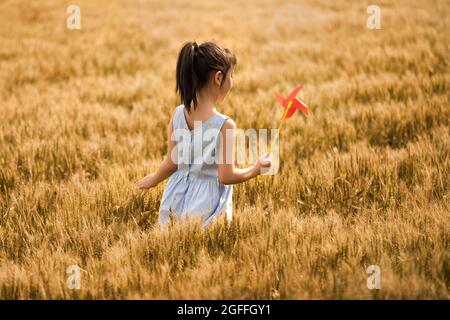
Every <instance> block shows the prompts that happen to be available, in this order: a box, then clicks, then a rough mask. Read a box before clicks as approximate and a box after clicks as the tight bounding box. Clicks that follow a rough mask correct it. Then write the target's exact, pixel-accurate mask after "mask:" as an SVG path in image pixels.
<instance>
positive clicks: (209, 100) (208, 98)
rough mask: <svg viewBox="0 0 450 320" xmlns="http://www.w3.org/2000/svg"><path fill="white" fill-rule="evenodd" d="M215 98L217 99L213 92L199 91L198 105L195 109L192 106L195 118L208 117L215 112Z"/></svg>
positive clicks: (192, 113)
mask: <svg viewBox="0 0 450 320" xmlns="http://www.w3.org/2000/svg"><path fill="white" fill-rule="evenodd" d="M215 100H216V99H215V98H214V97H213V96H212V95H211V94H208V93H207V92H199V93H198V94H197V106H196V108H195V109H193V108H191V115H193V116H194V118H200V119H202V118H204V119H208V118H209V117H210V116H212V115H213V114H214V104H215V102H216V101H215ZM200 119H199V120H200Z"/></svg>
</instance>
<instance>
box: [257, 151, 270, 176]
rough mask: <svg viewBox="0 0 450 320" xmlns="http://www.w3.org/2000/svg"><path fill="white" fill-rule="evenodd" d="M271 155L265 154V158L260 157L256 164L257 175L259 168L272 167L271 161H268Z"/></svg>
mask: <svg viewBox="0 0 450 320" xmlns="http://www.w3.org/2000/svg"><path fill="white" fill-rule="evenodd" d="M271 155H272V154H271V153H267V154H266V155H265V156H262V157H260V158H259V159H258V161H257V162H256V164H255V165H256V168H257V170H258V173H260V170H261V168H269V167H270V166H271V165H272V160H271V159H270V157H271Z"/></svg>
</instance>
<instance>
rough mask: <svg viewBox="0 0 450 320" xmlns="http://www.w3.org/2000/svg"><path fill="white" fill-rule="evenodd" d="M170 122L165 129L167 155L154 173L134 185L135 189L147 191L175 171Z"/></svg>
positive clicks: (173, 145) (173, 142)
mask: <svg viewBox="0 0 450 320" xmlns="http://www.w3.org/2000/svg"><path fill="white" fill-rule="evenodd" d="M172 130H173V129H172V120H170V123H169V127H168V129H167V132H168V137H167V155H166V157H165V158H164V160H163V161H162V162H161V164H160V165H159V167H158V169H157V170H156V172H155V173H150V174H149V175H147V176H145V177H144V178H142V179H141V180H139V181H138V182H136V183H135V184H134V187H135V188H136V189H148V188H153V187H156V186H157V185H158V184H159V183H160V182H161V181H164V180H165V179H167V178H168V177H170V176H171V175H172V173H174V172H175V171H176V170H177V167H178V166H177V164H176V163H175V162H174V161H173V160H174V159H172V156H171V155H172V150H173V149H174V148H175V141H174V140H173V139H172V138H171V137H172Z"/></svg>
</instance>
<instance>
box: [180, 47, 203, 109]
mask: <svg viewBox="0 0 450 320" xmlns="http://www.w3.org/2000/svg"><path fill="white" fill-rule="evenodd" d="M196 51H198V45H197V43H196V42H186V43H185V44H184V45H183V48H181V51H180V54H179V56H178V62H177V71H176V91H178V92H179V93H180V97H181V101H182V103H183V104H184V106H185V107H186V109H187V110H188V111H190V107H191V103H192V102H193V103H194V107H195V106H196V105H197V96H196V92H197V85H198V78H197V75H196V72H195V54H196Z"/></svg>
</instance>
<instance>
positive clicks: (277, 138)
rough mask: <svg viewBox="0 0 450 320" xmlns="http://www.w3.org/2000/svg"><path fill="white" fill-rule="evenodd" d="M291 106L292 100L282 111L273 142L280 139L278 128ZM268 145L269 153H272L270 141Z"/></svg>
mask: <svg viewBox="0 0 450 320" xmlns="http://www.w3.org/2000/svg"><path fill="white" fill-rule="evenodd" d="M291 106H292V100H291V101H289V102H288V105H287V107H286V109H285V110H284V113H283V116H282V117H281V119H280V123H279V124H278V132H277V135H276V136H275V141H276V142H278V140H279V139H280V128H281V125H282V124H283V119H284V118H285V117H286V115H287V113H288V112H289V109H291ZM270 142H271V143H270V145H269V153H271V152H272V139H271V140H270Z"/></svg>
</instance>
